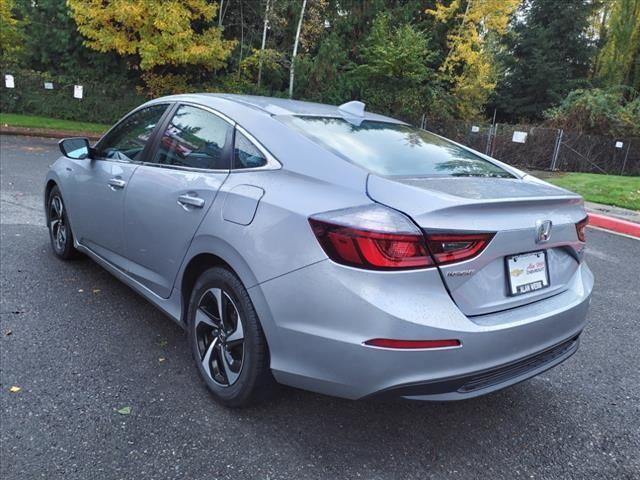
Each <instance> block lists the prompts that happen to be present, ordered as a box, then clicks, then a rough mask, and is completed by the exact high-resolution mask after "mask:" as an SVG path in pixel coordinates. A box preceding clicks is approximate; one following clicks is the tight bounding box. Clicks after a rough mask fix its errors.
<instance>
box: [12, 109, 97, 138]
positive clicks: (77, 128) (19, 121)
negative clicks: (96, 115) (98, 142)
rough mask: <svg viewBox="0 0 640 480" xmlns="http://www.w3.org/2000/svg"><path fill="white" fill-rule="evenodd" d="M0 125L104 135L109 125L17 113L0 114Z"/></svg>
mask: <svg viewBox="0 0 640 480" xmlns="http://www.w3.org/2000/svg"><path fill="white" fill-rule="evenodd" d="M0 125H7V126H9V127H27V128H48V129H51V130H68V131H73V132H87V133H104V132H106V131H107V129H108V128H109V125H103V124H101V123H89V122H76V121H74V120H60V119H57V118H47V117H37V116H34V115H21V114H18V113H3V112H0Z"/></svg>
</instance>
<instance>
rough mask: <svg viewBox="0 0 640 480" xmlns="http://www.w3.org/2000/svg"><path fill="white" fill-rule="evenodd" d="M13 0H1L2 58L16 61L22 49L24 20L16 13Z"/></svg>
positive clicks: (0, 52)
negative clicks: (19, 18) (18, 17)
mask: <svg viewBox="0 0 640 480" xmlns="http://www.w3.org/2000/svg"><path fill="white" fill-rule="evenodd" d="M14 8H15V5H14V3H13V0H0V24H1V25H2V27H1V28H0V58H1V59H2V60H3V61H9V62H15V61H16V60H17V55H18V54H19V53H20V52H21V50H22V42H23V41H24V34H23V31H22V28H23V22H21V21H20V20H18V19H17V18H16V16H15V15H14Z"/></svg>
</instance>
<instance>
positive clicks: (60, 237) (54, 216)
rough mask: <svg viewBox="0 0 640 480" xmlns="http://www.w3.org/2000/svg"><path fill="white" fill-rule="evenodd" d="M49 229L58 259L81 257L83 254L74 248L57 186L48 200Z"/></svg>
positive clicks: (65, 211) (52, 246)
mask: <svg viewBox="0 0 640 480" xmlns="http://www.w3.org/2000/svg"><path fill="white" fill-rule="evenodd" d="M47 228H48V230H49V240H50V241H51V248H52V249H53V253H55V254H56V256H57V257H58V258H61V259H63V260H72V259H76V258H79V257H81V253H80V252H78V250H76V249H75V247H74V246H73V233H72V232H71V225H70V224H69V217H68V216H67V209H66V207H65V204H64V201H63V200H62V194H61V193H60V189H59V188H58V186H57V185H56V186H55V187H53V188H52V189H51V191H50V192H49V198H48V199H47Z"/></svg>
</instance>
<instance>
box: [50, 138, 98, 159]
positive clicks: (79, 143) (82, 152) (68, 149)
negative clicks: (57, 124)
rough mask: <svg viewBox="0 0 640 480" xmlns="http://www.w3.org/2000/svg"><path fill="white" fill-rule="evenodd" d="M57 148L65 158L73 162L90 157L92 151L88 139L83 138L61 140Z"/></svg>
mask: <svg viewBox="0 0 640 480" xmlns="http://www.w3.org/2000/svg"><path fill="white" fill-rule="evenodd" d="M58 146H59V147H60V151H61V152H62V154H63V155H64V156H65V157H69V158H71V159H73V160H84V159H85V158H91V157H92V153H93V149H92V148H91V147H90V146H89V139H87V138H84V137H74V138H63V139H62V140H60V141H59V142H58Z"/></svg>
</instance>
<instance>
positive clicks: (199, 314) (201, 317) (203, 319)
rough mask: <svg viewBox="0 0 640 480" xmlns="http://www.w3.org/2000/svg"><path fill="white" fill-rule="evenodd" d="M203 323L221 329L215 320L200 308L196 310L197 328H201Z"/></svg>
mask: <svg viewBox="0 0 640 480" xmlns="http://www.w3.org/2000/svg"><path fill="white" fill-rule="evenodd" d="M216 320H217V319H216ZM202 323H204V324H205V325H208V326H209V327H211V328H215V329H217V328H219V325H218V324H217V322H216V321H215V320H214V319H213V318H211V316H210V314H209V312H207V311H206V310H205V309H204V308H202V307H199V308H198V310H196V328H197V327H199V326H200V324H202Z"/></svg>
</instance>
